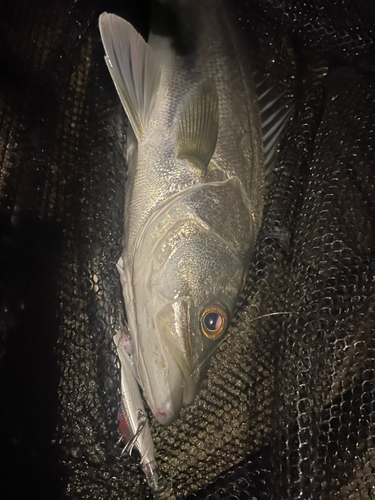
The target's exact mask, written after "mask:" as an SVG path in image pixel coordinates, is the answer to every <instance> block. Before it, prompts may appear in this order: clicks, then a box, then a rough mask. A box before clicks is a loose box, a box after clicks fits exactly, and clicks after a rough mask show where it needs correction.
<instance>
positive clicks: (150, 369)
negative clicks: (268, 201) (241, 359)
mask: <svg viewBox="0 0 375 500" xmlns="http://www.w3.org/2000/svg"><path fill="white" fill-rule="evenodd" d="M158 11H159V13H158ZM166 20H169V22H165V21H166ZM100 30H101V36H102V40H103V45H104V48H105V51H106V62H107V66H108V69H109V71H110V73H111V76H112V78H113V81H114V83H115V86H116V88H117V91H118V93H119V96H120V99H121V101H122V103H123V106H124V109H125V111H126V113H127V115H128V118H129V121H130V124H131V127H129V132H128V152H127V161H128V180H127V184H126V196H125V199H126V202H125V226H124V240H123V252H122V255H121V257H120V259H119V262H118V264H117V267H118V270H119V273H120V279H121V284H122V288H123V294H124V302H125V307H126V311H127V317H128V329H129V333H130V336H131V344H132V352H131V353H129V356H128V357H127V358H126V359H128V360H130V365H131V368H132V371H133V373H134V376H135V377H136V379H137V380H138V383H139V385H140V387H141V388H142V390H143V394H144V396H145V398H146V400H147V403H148V405H149V406H150V409H151V410H152V412H153V414H154V416H155V418H156V419H157V420H158V421H159V422H160V423H162V424H168V423H170V422H172V421H173V420H174V419H175V418H177V416H178V414H179V412H180V409H181V407H182V406H183V405H187V404H190V403H191V402H192V401H193V399H194V397H195V394H196V391H197V387H198V383H199V380H200V378H201V376H202V374H203V372H204V369H205V367H206V366H207V360H208V359H209V357H210V354H211V353H212V351H213V350H214V348H215V346H216V345H217V342H218V341H219V339H220V338H222V336H223V335H224V334H225V332H226V331H227V328H228V325H229V323H230V318H231V316H232V315H233V312H234V309H235V306H236V302H237V299H238V296H239V294H240V292H241V290H242V287H243V284H244V281H245V279H246V275H247V271H248V266H249V262H250V259H251V254H252V251H253V247H254V244H255V240H256V237H257V233H258V230H259V227H260V224H261V220H262V212H263V204H264V201H263V193H264V159H263V136H262V125H261V119H260V110H259V107H258V101H257V96H256V90H255V84H254V80H253V76H252V71H251V60H250V59H251V58H250V55H249V54H250V53H251V52H250V51H249V50H248V47H247V46H246V44H245V43H243V40H242V39H241V37H240V33H239V30H238V28H237V26H236V22H235V20H234V19H233V18H232V17H231V15H230V12H229V3H228V2H226V1H224V0H223V1H221V0H200V1H197V0H186V1H182V0H181V1H171V2H156V3H154V23H153V24H152V28H151V33H150V36H149V40H148V43H146V42H145V41H144V40H143V39H142V38H141V36H140V35H139V34H138V33H137V32H136V30H135V29H134V28H133V27H132V26H131V25H130V24H129V23H127V22H126V21H125V20H122V19H121V18H118V17H117V16H114V15H111V14H103V15H102V16H101V19H100ZM270 95H272V93H271V94H270ZM273 102H278V100H277V99H276V100H275V101H273ZM266 104H267V103H266ZM275 116H279V114H275ZM283 116H284V119H283V120H284V122H285V116H287V114H285V113H284V115H283ZM282 127H283V121H282V120H279V122H277V123H276V126H275V131H276V132H278V133H280V130H281V128H282Z"/></svg>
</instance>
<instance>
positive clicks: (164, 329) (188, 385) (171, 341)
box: [148, 301, 197, 425]
mask: <svg viewBox="0 0 375 500" xmlns="http://www.w3.org/2000/svg"><path fill="white" fill-rule="evenodd" d="M187 314H188V310H187V304H186V302H185V301H177V302H174V303H173V304H169V305H168V306H166V307H165V308H163V310H162V311H161V312H160V314H158V315H157V318H156V323H157V330H158V333H159V339H160V346H159V349H160V350H159V349H158V351H159V352H158V353H155V356H160V359H161V360H162V362H163V365H164V366H165V370H164V373H163V376H162V387H159V390H158V387H157V385H158V380H157V374H156V373H154V375H153V376H152V377H150V376H148V381H149V388H150V389H151V390H150V396H151V397H150V398H149V401H150V403H151V404H150V408H151V410H152V412H153V414H154V416H155V418H156V420H157V421H158V422H160V423H161V424H163V425H168V424H171V423H172V422H174V421H175V420H176V419H177V418H178V416H179V414H180V411H181V408H182V407H183V406H187V405H189V404H191V403H192V401H193V399H194V397H195V394H196V390H197V380H196V377H194V375H195V371H194V370H193V368H192V363H191V352H190V351H191V349H190V331H189V322H188V321H187V320H188V317H187ZM154 363H155V360H154Z"/></svg>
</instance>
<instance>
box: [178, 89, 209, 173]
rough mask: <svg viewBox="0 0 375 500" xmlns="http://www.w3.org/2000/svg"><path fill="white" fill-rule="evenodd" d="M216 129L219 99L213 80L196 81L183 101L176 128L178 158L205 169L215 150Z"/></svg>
mask: <svg viewBox="0 0 375 500" xmlns="http://www.w3.org/2000/svg"><path fill="white" fill-rule="evenodd" d="M218 131H219V99H218V96H217V90H216V86H215V82H214V81H213V80H207V81H205V82H203V83H202V84H200V85H199V87H198V88H197V89H195V90H194V91H193V92H192V93H191V95H190V96H189V98H188V100H187V102H186V103H185V105H184V107H183V109H182V112H181V115H180V118H179V126H178V132H177V158H180V159H187V160H189V161H191V162H192V163H193V164H194V165H196V166H197V167H199V168H201V169H202V170H205V169H206V168H207V166H208V164H209V162H210V160H211V158H212V155H213V154H214V151H215V147H216V141H217V134H218Z"/></svg>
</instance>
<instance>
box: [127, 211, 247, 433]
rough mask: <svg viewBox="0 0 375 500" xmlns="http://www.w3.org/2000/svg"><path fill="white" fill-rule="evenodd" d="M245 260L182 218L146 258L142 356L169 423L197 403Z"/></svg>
mask: <svg viewBox="0 0 375 500" xmlns="http://www.w3.org/2000/svg"><path fill="white" fill-rule="evenodd" d="M246 265H247V263H246V262H245V261H244V260H243V259H240V258H239V256H238V255H236V253H235V251H234V249H233V248H232V247H231V246H230V245H229V244H228V243H226V241H225V240H223V239H222V238H220V237H218V235H217V234H216V233H215V232H213V231H210V230H209V229H208V228H206V227H204V225H202V224H201V223H200V222H199V221H197V220H192V219H186V220H180V221H177V222H176V223H175V224H174V225H173V227H171V228H170V230H169V231H168V232H167V234H165V235H164V237H162V238H161V239H160V241H159V243H158V245H157V246H156V247H155V249H154V251H153V253H152V256H151V257H150V258H149V260H148V263H147V265H145V263H144V261H143V269H142V272H143V276H144V279H143V280H140V281H138V284H139V287H140V288H139V293H137V297H136V300H135V302H136V304H137V310H138V313H137V323H138V329H139V333H140V335H139V336H137V338H138V342H139V347H138V353H139V356H138V359H137V362H138V370H139V377H140V379H141V381H142V382H141V385H142V388H143V390H144V394H145V397H146V399H147V402H148V404H149V406H150V408H151V410H152V412H153V413H154V415H155V417H156V418H157V420H158V421H159V422H161V423H163V424H168V423H171V422H172V421H173V420H175V418H177V416H178V415H179V413H180V409H181V407H182V406H186V405H189V404H190V403H192V401H193V399H194V397H195V395H196V392H197V388H198V384H199V380H200V378H201V376H202V373H203V372H204V368H205V366H206V365H207V363H206V362H207V360H208V359H209V357H210V355H211V354H212V352H213V351H214V350H215V347H216V346H217V345H218V342H219V341H220V339H222V338H223V336H224V335H225V333H226V331H227V328H228V325H229V323H230V319H231V316H232V314H233V311H234V308H235V305H236V301H237V298H238V295H239V293H240V291H241V289H242V286H243V281H244V275H245V267H246ZM146 268H147V269H146ZM141 282H142V284H141ZM146 304H147V305H146ZM141 330H142V331H141Z"/></svg>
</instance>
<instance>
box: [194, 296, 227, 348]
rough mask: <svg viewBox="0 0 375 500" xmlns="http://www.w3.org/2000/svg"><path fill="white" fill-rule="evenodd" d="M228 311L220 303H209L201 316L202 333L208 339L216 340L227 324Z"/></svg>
mask: <svg viewBox="0 0 375 500" xmlns="http://www.w3.org/2000/svg"><path fill="white" fill-rule="evenodd" d="M228 316H229V315H228V311H227V309H226V308H225V307H224V306H222V305H221V304H211V305H209V306H207V307H206V308H205V310H204V311H203V313H202V316H201V330H202V333H203V334H204V335H205V336H206V337H207V338H209V339H210V340H218V339H219V338H220V337H222V335H223V334H224V333H225V331H226V329H227V326H228Z"/></svg>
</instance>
